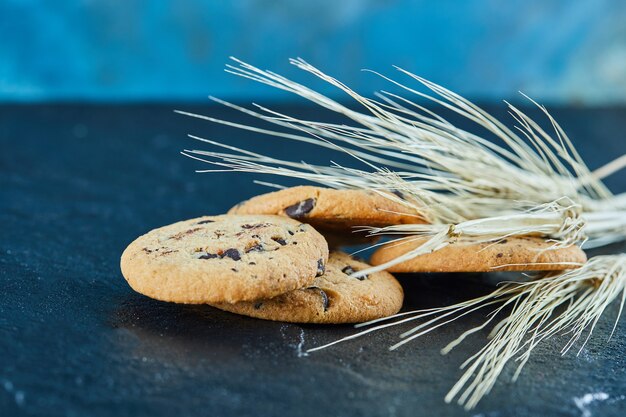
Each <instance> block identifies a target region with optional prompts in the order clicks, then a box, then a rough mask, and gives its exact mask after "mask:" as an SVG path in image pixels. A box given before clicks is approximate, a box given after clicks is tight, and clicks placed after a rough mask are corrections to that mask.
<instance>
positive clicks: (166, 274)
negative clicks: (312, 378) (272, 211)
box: [121, 215, 328, 303]
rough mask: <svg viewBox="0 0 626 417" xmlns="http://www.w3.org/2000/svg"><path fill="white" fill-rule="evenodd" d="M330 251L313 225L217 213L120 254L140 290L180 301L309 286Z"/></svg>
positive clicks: (156, 233)
mask: <svg viewBox="0 0 626 417" xmlns="http://www.w3.org/2000/svg"><path fill="white" fill-rule="evenodd" d="M327 259H328V246H327V244H326V241H325V240H324V238H323V236H321V235H320V234H319V233H318V232H317V231H316V230H315V229H313V227H311V226H309V225H307V224H303V223H300V222H299V221H297V220H293V219H289V218H286V217H281V216H263V215H261V216H260V215H221V216H206V217H200V218H197V219H191V220H185V221H182V222H178V223H174V224H171V225H168V226H165V227H161V228H158V229H155V230H152V231H150V232H148V233H147V234H145V235H143V236H141V237H139V238H137V239H136V240H135V241H134V242H132V243H131V244H130V245H129V246H128V248H126V250H125V251H124V253H123V254H122V259H121V268H122V273H123V274H124V277H125V278H126V279H127V280H128V282H129V284H130V286H131V287H133V289H135V290H136V291H137V292H140V293H142V294H144V295H147V296H149V297H152V298H156V299H158V300H163V301H173V302H179V303H206V302H224V301H225V302H237V301H243V300H255V299H259V298H268V297H273V296H276V295H278V294H282V293H284V292H286V291H292V290H294V289H297V288H301V287H304V286H307V285H309V284H310V283H311V282H312V281H313V280H314V279H315V277H316V275H321V274H322V273H323V271H324V268H325V265H326V262H327Z"/></svg>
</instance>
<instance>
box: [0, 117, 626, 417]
mask: <svg viewBox="0 0 626 417" xmlns="http://www.w3.org/2000/svg"><path fill="white" fill-rule="evenodd" d="M173 108H184V109H191V110H197V111H204V112H206V113H212V114H218V115H223V114H222V113H220V111H218V110H216V109H210V108H208V107H207V108H198V107H191V106H182V105H161V106H139V105H138V106H125V107H124V106H96V107H90V106H78V105H76V106H30V107H29V106H21V107H20V106H17V107H16V106H4V107H0V145H1V147H0V149H1V151H0V231H1V232H0V415H2V416H12V415H46V416H56V415H63V416H87V415H89V416H104V415H115V416H127V415H133V416H156V415H164V416H170V415H178V416H187V415H216V416H217V415H219V416H265V415H267V416H320V415H322V416H334V415H341V416H374V415H389V416H416V415H425V416H432V415H443V416H465V415H475V416H491V417H495V416H536V415H543V416H594V415H595V416H623V415H625V414H626V397H625V395H626V355H625V354H624V351H625V346H626V326H624V321H623V320H622V322H621V323H620V325H619V326H618V328H617V331H616V333H615V336H614V337H613V339H612V340H611V341H609V342H608V343H607V342H606V338H607V336H608V333H609V332H610V329H611V326H612V320H613V318H614V316H615V313H616V310H617V309H616V308H615V307H616V306H613V307H612V308H611V309H610V311H609V312H608V314H607V316H606V317H605V318H604V319H603V320H602V321H601V322H600V323H599V325H598V328H597V331H596V333H595V335H594V337H593V338H592V339H591V341H590V343H589V344H588V346H587V347H586V348H585V349H584V350H583V351H582V352H581V354H580V355H579V356H575V355H574V354H569V355H567V356H565V357H560V356H559V354H558V353H557V352H558V349H559V348H560V347H561V346H562V345H563V343H564V340H565V339H563V338H561V339H555V340H552V341H550V342H549V343H547V344H545V345H543V346H541V347H539V348H538V349H537V351H536V354H535V356H534V357H533V359H532V360H531V361H530V362H529V363H528V365H527V367H526V368H525V371H524V372H523V374H522V376H521V378H520V379H519V381H518V382H517V383H516V384H511V383H510V382H509V380H510V376H511V375H512V369H511V368H508V369H507V370H506V371H505V372H504V374H503V376H502V378H501V379H500V381H499V382H498V384H497V385H496V387H495V388H494V390H493V392H492V394H491V395H490V396H489V397H487V398H486V399H485V400H484V401H483V402H482V403H481V404H480V405H479V407H478V408H477V409H476V410H474V411H473V412H471V413H466V412H465V411H463V410H462V409H461V408H459V407H458V406H455V405H447V404H445V403H444V402H443V396H444V395H445V393H446V392H447V389H449V388H450V387H451V386H452V384H453V383H454V382H455V379H456V378H457V377H458V376H459V375H460V373H459V371H458V366H459V364H460V363H461V362H462V360H463V359H464V358H465V357H467V356H468V355H469V354H471V353H473V352H475V351H476V350H477V349H478V348H479V347H480V346H481V343H483V341H484V339H483V338H484V337H485V333H483V334H479V335H477V336H476V337H473V338H471V339H469V340H468V341H467V343H466V344H464V345H463V346H462V347H461V348H460V349H458V350H456V351H454V352H452V353H451V354H450V355H448V356H441V355H440V354H439V349H440V348H441V347H442V346H444V345H445V344H446V343H447V342H449V341H450V340H452V339H453V338H454V337H455V336H456V335H458V334H460V332H462V331H463V330H464V329H466V328H468V326H471V325H472V324H477V323H479V322H480V320H481V316H480V315H475V316H470V317H468V318H466V319H463V320H461V321H459V322H457V323H454V324H452V325H450V326H449V327H447V328H444V329H442V330H441V331H439V332H435V333H432V334H430V335H428V336H426V337H424V338H422V339H421V340H418V341H416V342H415V343H413V344H411V345H409V346H406V347H405V348H403V349H400V350H398V351H396V352H388V351H387V347H388V346H389V345H391V344H392V343H393V342H394V341H396V340H397V339H396V337H397V335H398V334H399V330H394V329H391V330H389V331H383V332H379V333H376V334H373V335H371V337H369V338H366V339H361V340H357V341H353V342H349V343H346V344H343V345H341V346H337V347H334V348H331V349H328V350H326V351H322V352H319V353H315V354H311V355H309V356H302V352H303V349H306V348H310V347H314V346H317V345H319V344H322V343H325V342H329V341H332V340H334V339H336V338H338V337H341V336H344V335H348V334H350V333H352V332H353V329H352V328H351V327H350V326H328V327H323V326H310V325H309V326H299V325H288V324H281V323H273V322H265V321H261V320H255V319H250V318H245V317H238V316H235V315H232V314H229V313H225V312H221V311H218V310H215V309H213V308H210V307H201V306H182V305H175V304H168V303H163V302H158V301H153V300H150V299H148V298H146V297H143V296H141V295H139V294H136V293H134V292H133V291H132V290H131V289H130V288H129V287H128V285H127V284H126V282H125V281H124V279H123V278H122V276H121V274H120V271H119V266H118V263H119V256H120V254H121V252H122V250H123V249H124V247H125V246H126V245H127V244H128V243H129V242H130V241H131V240H132V239H133V238H135V237H136V236H137V235H139V234H141V233H143V232H145V231H147V230H149V229H151V228H154V227H157V226H161V225H164V224H167V223H170V222H173V221H176V220H180V219H185V218H190V217H194V216H199V215H203V214H215V213H220V212H223V211H225V210H226V209H227V208H229V207H230V206H231V205H232V204H234V203H236V202H237V201H238V200H240V199H243V198H247V197H250V196H251V195H253V194H255V193H258V192H261V191H264V188H262V187H260V186H257V185H253V184H252V183H251V181H252V177H250V176H245V175H233V174H231V175H226V174H218V175H208V174H195V173H194V172H193V170H194V169H196V168H203V166H202V165H199V164H198V163H196V162H194V161H191V160H189V159H186V158H184V157H182V156H180V155H178V151H179V150H181V149H183V148H189V147H201V145H200V144H198V143H195V142H192V141H191V140H189V139H186V138H185V134H186V133H195V134H200V135H204V136H207V137H210V138H213V139H222V140H228V141H229V142H232V143H238V144H244V145H246V146H255V149H260V150H264V151H270V150H273V151H274V154H275V155H277V156H281V155H282V156H287V155H289V154H290V155H291V157H293V155H294V152H295V153H296V154H298V153H301V154H302V157H303V158H304V157H306V158H307V159H315V158H317V159H318V160H320V161H327V160H328V157H326V158H324V157H322V156H319V155H317V156H316V155H315V154H314V153H312V152H309V151H307V150H306V149H305V148H304V146H303V145H294V146H276V142H275V141H272V140H265V139H263V138H256V137H254V136H252V135H249V134H243V133H241V132H237V131H234V130H226V129H223V128H218V127H216V126H212V125H210V124H208V123H206V122H205V123H203V122H200V121H194V120H191V119H187V118H184V117H182V116H179V115H175V114H173V113H172V111H171V110H172V109H173ZM299 111H301V112H305V113H306V112H307V110H306V109H300V110H299ZM554 114H555V116H556V117H557V118H558V119H559V120H560V121H561V123H562V124H563V126H564V127H565V128H566V130H567V131H568V132H569V133H570V135H571V136H572V138H573V140H574V141H575V142H576V144H577V145H578V146H579V148H580V149H581V150H582V151H583V153H584V154H585V155H586V157H587V159H588V161H589V163H590V165H592V166H593V167H595V166H598V165H600V164H601V163H603V162H607V161H608V160H609V159H610V157H611V156H617V155H619V154H621V153H624V152H626V139H624V138H625V136H624V131H626V111H624V110H611V109H605V110H593V111H591V110H567V109H561V110H557V111H555V112H554ZM308 116H309V117H317V115H316V114H312V113H310V114H308ZM252 141H255V142H254V144H253V143H252ZM333 159H338V158H333ZM610 184H611V186H612V187H613V188H614V189H615V190H616V191H624V190H625V189H626V182H625V181H624V175H623V174H622V175H621V176H616V177H614V178H612V179H611V181H610ZM624 248H625V246H624V245H622V246H617V247H614V248H613V249H615V250H620V249H621V250H624ZM400 279H401V281H402V283H403V285H404V286H405V290H406V303H405V308H406V309H414V308H424V307H430V306H438V305H443V304H446V303H452V302H455V301H460V300H462V299H464V298H467V297H469V296H472V295H478V294H482V293H485V292H487V291H489V289H490V287H489V285H488V284H487V283H485V282H483V281H484V280H485V277H484V276H481V275H472V276H470V277H465V278H462V277H460V276H458V275H437V276H403V277H400Z"/></svg>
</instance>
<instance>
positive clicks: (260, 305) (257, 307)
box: [254, 303, 263, 310]
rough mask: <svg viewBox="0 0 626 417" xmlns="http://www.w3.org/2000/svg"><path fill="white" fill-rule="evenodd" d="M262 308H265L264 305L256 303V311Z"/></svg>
mask: <svg viewBox="0 0 626 417" xmlns="http://www.w3.org/2000/svg"><path fill="white" fill-rule="evenodd" d="M262 306H263V303H256V304H255V305H254V309H255V310H258V309H260V308H261V307H262Z"/></svg>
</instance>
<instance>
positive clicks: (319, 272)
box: [315, 258, 326, 277]
mask: <svg viewBox="0 0 626 417" xmlns="http://www.w3.org/2000/svg"><path fill="white" fill-rule="evenodd" d="M324 272H326V265H324V260H323V259H321V258H320V259H318V261H317V275H315V276H316V277H321V276H322V275H324Z"/></svg>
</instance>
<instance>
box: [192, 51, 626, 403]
mask: <svg viewBox="0 0 626 417" xmlns="http://www.w3.org/2000/svg"><path fill="white" fill-rule="evenodd" d="M233 59H234V58H233ZM234 61H235V63H236V65H228V66H227V71H228V72H230V73H233V74H235V75H237V76H241V77H244V78H249V79H251V80H254V81H256V82H260V83H263V84H267V85H269V86H271V87H274V88H278V89H281V90H284V91H287V92H290V93H292V94H295V95H297V96H300V97H302V98H304V99H306V100H308V101H310V102H312V103H314V104H316V105H318V106H320V107H322V108H325V109H328V110H330V111H332V112H335V113H338V114H340V115H343V116H344V117H345V118H346V121H347V123H342V124H337V123H324V122H319V121H313V120H303V119H299V118H295V117H292V116H289V115H286V114H282V113H280V112H277V111H274V110H271V109H269V108H267V107H264V106H260V105H256V104H255V105H254V109H248V108H244V107H241V106H238V105H235V104H232V103H228V102H225V101H223V100H219V99H216V98H213V97H212V99H213V100H214V101H216V102H218V103H221V104H223V105H225V106H228V107H230V108H232V109H235V110H238V111H241V112H243V113H245V114H248V115H250V116H253V117H256V118H258V119H260V120H262V121H264V122H267V123H268V127H267V128H261V127H258V126H249V125H245V124H241V123H234V122H230V121H225V120H220V119H216V118H213V117H210V116H203V115H198V114H193V113H187V112H180V113H182V114H186V115H189V116H193V117H197V118H201V119H205V120H208V121H211V122H214V123H220V124H223V125H227V126H232V127H236V128H240V129H244V130H248V131H251V132H255V133H259V134H262V135H269V136H273V137H277V138H282V139H287V140H294V141H300V142H305V143H309V144H314V145H317V146H319V147H320V148H322V149H327V150H332V151H339V152H343V153H346V154H348V155H350V156H352V157H353V158H354V160H355V161H356V162H358V163H359V164H361V166H362V168H354V167H347V166H342V165H339V164H336V163H331V164H330V165H329V166H322V165H313V164H309V163H307V162H305V161H290V160H280V159H276V158H272V157H270V156H267V155H262V154H259V153H256V152H252V151H249V150H245V149H241V148H237V147H234V146H231V145H227V144H224V143H221V142H219V141H214V140H210V139H206V138H200V137H197V136H191V137H192V138H194V139H196V140H199V141H203V142H205V143H208V144H210V145H212V146H216V147H219V148H222V151H205V150H196V149H191V150H186V151H184V152H183V154H184V155H186V156H188V157H191V158H194V159H197V160H199V161H202V162H206V163H209V164H211V165H213V167H214V168H211V169H206V170H201V171H199V172H225V171H235V172H249V173H255V174H270V175H277V176H286V177H297V178H301V179H303V180H307V181H311V182H314V183H318V184H321V185H323V186H327V187H331V188H336V189H367V190H373V191H376V192H378V193H380V194H381V195H383V196H385V197H386V198H389V199H392V200H394V201H396V202H398V203H400V204H403V205H405V206H407V208H410V209H411V210H409V211H411V212H415V211H418V212H420V214H421V215H422V217H423V218H424V219H426V220H427V221H428V222H429V223H430V224H426V225H393V226H389V227H385V228H371V227H367V225H363V226H364V227H361V230H363V231H367V232H369V233H370V234H373V235H380V234H383V235H389V236H392V237H394V236H396V235H402V236H405V235H409V237H407V238H404V239H408V240H410V239H414V238H420V239H422V238H424V237H426V238H427V239H426V240H425V241H424V243H422V244H421V245H420V246H419V247H418V248H415V249H414V250H412V251H410V252H408V253H407V254H405V255H402V256H400V257H398V258H396V259H394V260H392V261H391V262H389V263H387V264H385V265H380V266H377V267H373V268H372V269H370V270H367V271H360V272H359V273H361V274H363V273H371V272H372V271H376V270H381V269H384V268H387V267H389V266H390V265H392V264H394V263H398V262H402V261H404V260H407V259H410V258H412V257H415V256H418V255H420V254H423V253H427V252H430V251H434V250H438V249H441V248H442V247H445V246H446V245H448V244H450V243H451V242H453V241H455V240H457V239H460V238H462V239H464V240H469V241H473V242H497V241H499V240H501V239H504V238H506V237H509V236H518V235H527V234H537V235H541V236H544V237H545V238H546V239H547V240H549V241H551V242H552V243H553V244H552V247H551V248H549V249H548V250H550V249H554V248H559V247H564V246H568V245H571V244H585V245H586V247H591V246H600V245H605V244H608V243H611V242H615V241H618V240H624V239H626V194H619V195H613V194H612V193H611V192H610V191H609V190H608V189H607V188H606V187H605V186H604V184H603V183H602V179H603V178H605V177H606V176H608V175H612V174H614V173H615V172H617V171H619V170H620V169H622V168H624V167H625V166H626V156H622V157H620V158H617V159H616V160H614V161H612V162H610V163H608V164H607V165H605V166H604V167H601V168H599V169H597V170H595V171H593V172H592V171H590V170H589V169H588V167H587V166H586V164H585V162H584V161H583V159H582V158H581V156H580V155H579V154H578V152H577V151H576V149H575V148H574V146H573V144H572V142H571V141H570V139H569V138H568V137H567V135H566V134H565V132H564V130H563V129H562V128H561V127H560V126H559V125H558V123H557V122H556V121H555V120H554V119H553V118H552V116H551V115H550V114H549V113H548V111H547V110H546V109H545V107H543V106H540V105H539V104H537V103H536V102H534V101H532V100H531V99H530V98H528V97H527V98H528V100H530V101H531V102H532V103H533V104H535V105H537V106H538V108H539V109H540V110H541V111H542V112H543V113H544V114H545V116H546V118H547V119H548V121H549V122H550V124H551V126H552V128H553V130H554V133H553V134H552V135H550V134H548V132H546V131H545V130H544V129H543V128H542V127H541V126H540V125H539V124H537V123H536V122H535V121H534V120H532V119H531V118H530V117H529V116H528V115H526V114H525V113H524V112H522V111H521V110H520V109H519V108H517V107H515V106H513V105H511V104H509V103H507V105H508V108H509V113H510V114H511V116H512V117H513V119H514V120H515V122H516V124H517V125H516V126H515V127H514V128H513V129H510V128H508V127H507V126H506V125H505V124H504V123H502V122H500V121H499V120H497V119H496V118H494V117H493V116H491V115H490V114H488V113H487V112H485V111H484V110H482V109H480V108H479V107H477V106H476V105H474V104H473V103H471V102H470V101H468V100H466V99H464V98H463V97H461V96H459V95H457V94H455V93H453V92H451V91H449V90H447V89H445V88H443V87H441V86H438V85H436V84H434V83H432V82H430V81H427V80H425V79H423V78H421V77H418V76H416V75H414V74H411V73H409V72H408V71H405V70H403V69H401V68H397V70H398V71H399V72H400V73H401V74H402V75H403V76H406V77H408V78H410V79H411V80H413V81H417V83H418V84H419V85H421V86H422V87H425V88H426V89H427V90H429V91H430V94H428V93H424V92H422V91H419V90H417V89H414V88H410V87H407V86H405V85H403V84H401V83H399V82H397V81H394V80H392V79H391V78H388V77H386V76H384V75H381V74H378V73H375V74H377V75H378V76H380V77H382V78H383V79H385V80H387V81H389V82H390V83H391V84H392V85H393V86H395V87H397V88H400V89H401V90H403V91H405V92H407V93H409V94H410V95H415V96H416V97H418V98H421V99H425V100H427V101H429V102H430V103H434V104H436V105H439V106H441V107H443V108H445V109H447V110H450V111H453V112H455V113H456V114H458V115H460V116H462V117H464V118H466V119H468V120H470V121H472V122H473V123H475V124H476V126H477V127H479V128H480V129H482V130H483V131H485V132H486V133H487V134H488V135H489V136H490V138H491V139H492V140H489V139H488V138H483V137H482V136H479V135H476V134H474V133H471V132H468V131H466V130H463V129H460V128H458V127H457V126H455V125H453V124H452V123H450V122H449V121H448V120H446V119H445V118H443V117H441V116H440V115H438V114H436V113H435V112H434V111H432V110H430V109H427V108H426V107H424V106H422V105H420V104H419V103H416V102H414V101H411V100H409V99H407V98H405V97H402V96H400V95H398V94H395V93H392V92H389V91H380V92H378V93H376V99H371V98H366V97H363V96H361V95H360V94H358V93H356V92H355V91H353V90H352V89H350V88H349V87H347V86H346V85H344V84H342V83H341V82H339V81H338V80H336V79H334V78H332V77H330V76H328V75H326V74H324V73H323V72H321V71H320V70H318V69H317V68H315V67H313V66H312V65H310V64H308V63H307V62H305V61H304V60H302V59H294V60H291V63H292V64H293V65H295V66H296V67H298V68H300V69H302V70H304V71H306V72H308V73H310V74H313V75H314V76H315V77H317V78H319V79H321V80H322V81H324V82H326V83H328V84H330V85H332V86H334V87H335V88H337V89H339V90H340V91H341V92H343V93H345V94H346V95H347V96H348V97H350V98H351V99H353V100H354V101H355V102H356V103H357V104H358V105H359V106H360V110H361V111H359V110H355V109H353V108H350V107H348V106H345V105H343V104H341V103H339V102H338V101H335V100H332V99H330V98H328V97H326V96H324V95H322V94H320V93H318V92H316V91H315V90H313V89H311V88H309V87H307V86H305V85H302V84H299V83H296V82H294V81H291V80H289V79H287V78H285V77H283V76H281V75H278V74H276V73H274V72H271V71H264V70H261V69H259V68H256V67H254V66H252V65H249V64H246V63H244V62H241V61H239V60H237V59H234ZM271 125H274V126H277V128H275V129H274V128H270V126H271ZM285 128H286V129H287V130H285ZM272 185H274V184H272ZM398 243H400V241H399V242H398ZM577 266H580V265H577ZM625 288H626V255H619V256H605V257H596V258H593V259H591V260H590V261H588V262H587V263H586V264H585V265H583V266H582V267H581V268H579V269H576V270H572V271H569V272H564V273H561V274H553V273H551V274H548V275H546V276H544V277H543V278H540V279H538V280H534V281H531V282H528V283H508V284H505V285H503V286H501V287H499V288H497V289H496V290H495V291H494V292H493V293H491V294H489V295H487V296H484V297H479V298H477V299H474V300H470V301H466V302H463V303H459V304H456V305H453V306H447V307H442V308H436V309H430V310H424V311H416V312H409V313H402V314H399V315H396V316H394V317H393V318H391V319H392V320H395V321H388V320H390V319H384V320H380V321H376V322H371V323H368V324H374V323H376V324H377V325H375V326H373V327H370V328H368V329H366V330H364V331H362V332H360V333H357V334H356V335H353V336H350V337H347V338H344V339H342V340H339V341H336V342H333V343H331V344H328V345H325V346H320V347H318V348H315V349H311V351H313V350H318V349H322V348H325V347H328V346H330V345H333V344H335V343H339V342H342V341H346V340H350V339H353V338H355V337H360V336H363V335H365V334H368V333H370V332H373V331H376V330H380V329H382V328H386V327H390V326H396V325H400V324H403V323H407V322H411V321H414V320H418V319H424V318H429V320H428V321H426V322H425V323H423V324H421V325H419V326H417V327H415V328H413V329H411V330H409V331H407V332H405V333H404V334H403V335H402V337H403V340H402V341H401V342H399V343H398V344H396V345H394V346H392V349H396V348H398V347H400V346H401V345H403V344H404V343H407V342H409V341H411V340H413V339H415V338H417V337H419V336H421V335H423V334H425V333H427V332H430V331H432V330H434V329H436V328H438V327H440V326H444V325H446V324H448V323H450V322H451V321H453V320H456V319H458V318H459V317H462V316H465V315H467V314H470V313H472V312H475V311H477V310H480V309H482V308H485V307H488V306H493V305H499V306H498V307H497V308H496V309H495V310H494V311H493V312H492V313H491V314H490V315H489V316H488V318H487V320H486V322H485V323H484V324H483V325H481V326H479V327H477V328H474V329H470V330H468V331H467V332H465V333H464V334H462V335H461V336H460V337H459V338H458V339H457V340H455V341H453V342H452V343H451V344H450V345H448V346H447V347H446V348H444V350H443V353H447V352H448V351H449V350H450V349H451V348H453V347H454V346H456V345H458V344H459V343H461V342H462V341H463V340H464V339H465V338H466V337H468V336H469V335H471V334H473V333H476V332H478V331H480V330H482V329H484V328H486V327H487V326H489V325H490V324H493V323H495V319H496V316H501V315H502V314H505V309H511V312H510V313H509V314H508V316H506V317H505V318H504V319H502V320H500V322H499V323H498V324H495V325H494V327H493V329H492V334H491V336H492V337H491V339H490V341H489V342H488V343H487V344H486V345H485V347H484V348H483V349H481V350H480V351H479V352H478V353H476V355H474V356H472V357H471V358H470V359H468V361H466V363H464V365H463V367H464V368H465V369H466V370H465V373H464V374H463V375H462V377H461V379H460V380H459V381H458V382H457V384H456V385H455V386H454V387H453V388H452V390H451V391H450V393H449V394H448V396H447V397H446V400H447V401H452V400H453V399H454V398H457V399H458V401H459V403H461V404H463V405H465V407H466V408H472V407H474V406H475V405H476V404H477V403H478V401H480V399H481V398H482V397H483V396H484V395H486V394H487V393H488V392H489V391H490V390H491V388H492V387H493V384H494V383H495V381H496V379H497V378H498V376H499V375H500V373H501V372H502V370H503V367H504V365H505V364H506V363H508V362H509V360H511V359H517V360H519V365H518V369H517V372H516V373H515V376H514V379H515V378H517V376H518V375H519V372H520V371H521V369H522V367H523V365H524V364H525V363H526V361H527V360H528V358H529V357H530V354H531V352H532V351H533V349H534V347H535V346H536V345H537V344H538V343H540V342H542V341H543V340H545V339H547V338H549V337H551V336H553V335H555V334H557V333H560V332H563V331H567V332H570V333H571V339H570V342H569V343H567V345H566V346H565V348H564V351H563V353H565V352H566V351H567V350H569V349H570V348H571V347H572V345H573V344H574V343H575V342H576V341H577V340H579V339H580V338H581V337H582V336H583V335H584V334H585V331H588V335H589V336H590V334H591V332H592V331H593V328H594V326H595V324H596V323H597V321H598V319H599V318H600V316H601V315H602V314H603V312H604V310H605V309H606V307H607V306H608V304H609V303H611V302H612V301H613V300H615V299H616V298H618V297H619V296H620V294H621V303H620V309H619V314H621V311H622V307H623V304H624V294H626V292H625ZM562 307H564V308H562ZM433 316H434V317H433ZM431 317H433V318H431ZM381 322H382V324H378V323H381ZM587 338H588V336H587ZM585 342H586V339H585V341H584V342H583V346H584V343H585Z"/></svg>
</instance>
